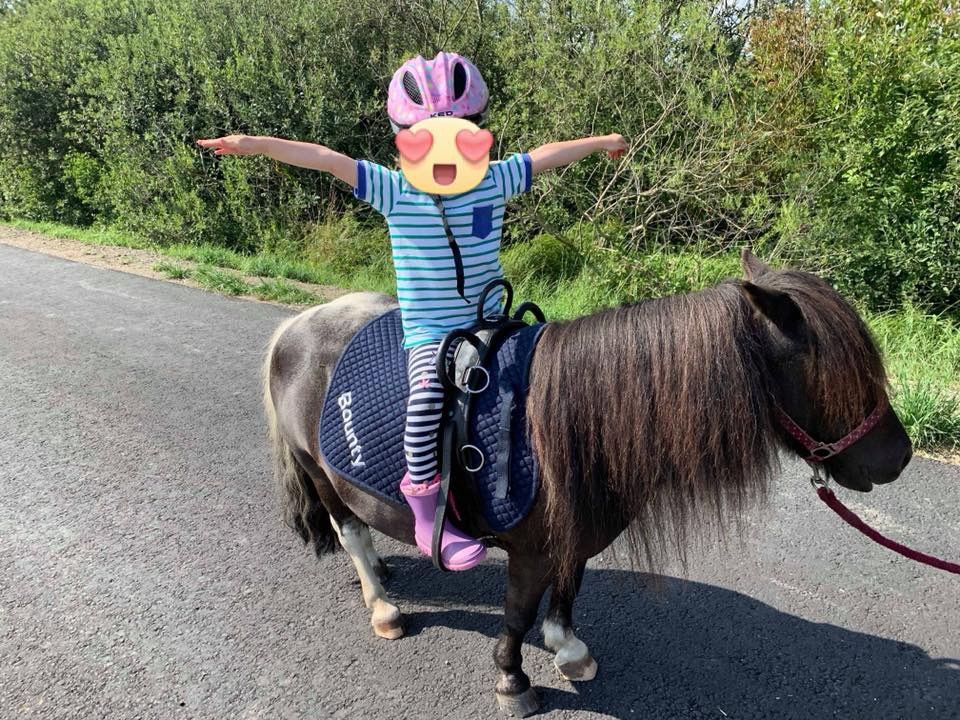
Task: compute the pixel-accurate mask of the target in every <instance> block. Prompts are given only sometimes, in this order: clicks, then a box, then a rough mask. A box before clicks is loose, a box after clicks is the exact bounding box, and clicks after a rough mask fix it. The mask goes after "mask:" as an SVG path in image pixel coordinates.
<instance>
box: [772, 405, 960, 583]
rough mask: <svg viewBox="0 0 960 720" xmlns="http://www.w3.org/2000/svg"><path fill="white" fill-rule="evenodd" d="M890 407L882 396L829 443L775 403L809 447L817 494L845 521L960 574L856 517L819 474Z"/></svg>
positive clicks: (780, 417)
mask: <svg viewBox="0 0 960 720" xmlns="http://www.w3.org/2000/svg"><path fill="white" fill-rule="evenodd" d="M887 407H888V404H887V400H886V398H883V399H882V400H880V402H879V403H877V407H875V408H874V410H873V412H872V413H870V414H869V415H868V416H867V417H866V418H865V419H864V421H863V422H862V423H860V424H859V425H858V426H857V427H855V428H854V429H853V430H851V431H850V432H849V433H847V434H846V435H844V436H843V437H842V438H840V439H839V440H837V441H836V442H832V443H827V442H818V441H817V440H814V439H813V438H812V437H810V434H809V433H808V432H807V431H806V430H804V429H803V428H802V427H800V426H799V425H798V424H797V422H796V421H795V420H794V419H793V418H792V417H790V416H789V415H787V413H786V412H785V411H784V410H783V408H781V407H780V406H779V405H777V404H776V403H774V405H773V408H774V414H775V416H776V418H777V422H779V423H780V425H781V427H783V429H784V430H786V431H787V432H788V433H789V434H790V437H792V438H793V439H794V440H796V441H797V442H798V443H800V444H801V445H803V447H804V448H806V450H807V453H808V455H807V457H805V458H804V460H806V461H807V462H808V463H810V467H811V468H813V477H812V478H810V482H811V483H813V487H814V489H815V490H816V491H817V496H818V497H819V498H820V499H821V500H823V502H824V503H825V504H826V505H827V506H828V507H829V508H830V509H831V510H833V511H834V512H835V513H837V515H839V516H840V517H841V518H843V520H844V521H845V522H846V523H848V524H849V525H852V526H853V527H855V528H856V529H857V530H859V531H860V532H862V533H863V534H864V535H866V536H867V537H869V538H870V539H871V540H873V541H874V542H876V543H879V544H880V545H883V546H884V547H885V548H888V549H890V550H893V551H894V552H895V553H899V554H900V555H903V556H904V557H907V558H910V559H911V560H916V561H917V562H921V563H924V564H925V565H930V566H931V567H935V568H938V569H939V570H946V571H947V572H951V573H954V574H960V565H958V564H957V563H952V562H948V561H946V560H941V559H940V558H938V557H934V556H933V555H927V554H926V553H922V552H920V551H918V550H914V549H912V548H909V547H907V546H906V545H903V544H901V543H898V542H896V541H895V540H891V539H890V538H888V537H886V536H884V535H881V534H880V533H878V532H877V531H876V530H874V529H873V528H872V527H870V526H869V525H867V524H866V523H865V522H864V521H863V520H861V519H860V518H859V517H857V515H856V514H854V512H853V511H852V510H850V508H848V507H847V506H846V505H844V504H843V503H842V502H840V499H839V498H838V497H837V496H836V495H834V493H833V490H831V489H830V488H828V487H827V483H826V480H825V479H824V478H822V477H821V475H820V466H819V465H817V464H816V463H822V462H823V461H824V460H827V459H829V458H832V457H833V456H834V455H839V454H840V453H842V452H843V451H844V450H846V449H847V448H848V447H850V446H851V445H853V444H854V443H855V442H857V440H860V439H861V438H862V437H863V436H864V435H866V434H867V433H868V432H870V431H871V430H873V428H874V427H875V426H876V424H877V423H878V422H880V418H881V417H882V416H883V414H884V412H886V410H887Z"/></svg>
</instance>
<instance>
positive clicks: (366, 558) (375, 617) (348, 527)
mask: <svg viewBox="0 0 960 720" xmlns="http://www.w3.org/2000/svg"><path fill="white" fill-rule="evenodd" d="M330 520H331V522H332V523H333V527H334V529H335V530H336V531H337V536H338V537H339V538H340V544H341V545H342V546H343V549H344V550H346V551H347V554H348V555H350V559H351V560H353V565H354V567H355V568H356V569H357V575H359V576H360V589H361V591H362V592H363V602H364V604H365V605H366V606H367V607H368V608H369V609H370V624H371V625H373V632H374V633H376V635H378V636H379V637H382V638H386V639H388V640H396V639H397V638H399V637H402V636H403V623H402V618H401V616H400V610H399V609H398V608H397V606H396V605H394V604H393V603H391V602H390V601H388V600H387V593H386V591H385V590H384V589H383V585H381V584H380V578H379V577H378V572H377V564H376V562H371V561H370V554H368V551H369V553H372V554H373V556H374V557H375V558H376V559H377V560H378V561H379V563H380V565H383V561H382V560H380V557H379V556H378V555H377V554H376V552H375V551H374V550H373V541H372V540H371V538H370V529H369V528H368V527H367V526H366V525H364V524H363V523H362V522H360V520H358V519H357V518H355V517H348V518H346V519H345V520H343V522H337V520H336V518H334V517H333V516H332V515H331V516H330ZM384 567H386V566H384Z"/></svg>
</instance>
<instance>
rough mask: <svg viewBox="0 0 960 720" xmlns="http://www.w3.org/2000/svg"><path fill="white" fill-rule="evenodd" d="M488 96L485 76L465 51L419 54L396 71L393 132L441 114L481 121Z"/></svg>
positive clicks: (390, 110) (390, 109)
mask: <svg viewBox="0 0 960 720" xmlns="http://www.w3.org/2000/svg"><path fill="white" fill-rule="evenodd" d="M488 99H489V94H488V92H487V84H486V83H485V82H484V81H483V76H482V75H480V71H479V70H477V68H476V66H475V65H474V64H473V63H472V62H470V61H469V60H467V59H466V58H465V57H463V56H462V55H458V54H457V53H445V52H440V53H437V56H436V57H435V58H434V59H433V60H425V59H424V58H423V57H421V56H420V55H417V56H416V57H415V58H413V59H412V60H407V61H406V62H405V63H404V64H403V65H401V66H400V69H399V70H397V71H396V72H395V73H394V74H393V79H392V80H391V81H390V90H389V91H388V92H387V114H388V115H389V116H390V124H391V125H393V130H394V132H399V131H400V130H401V129H402V128H407V127H410V126H411V125H413V124H414V123H417V122H419V121H421V120H425V119H426V118H429V117H436V116H438V115H450V116H452V117H461V118H466V119H468V120H470V121H472V122H474V123H476V124H477V125H482V124H483V120H484V119H485V115H486V110H487V100H488Z"/></svg>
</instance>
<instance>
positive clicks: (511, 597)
mask: <svg viewBox="0 0 960 720" xmlns="http://www.w3.org/2000/svg"><path fill="white" fill-rule="evenodd" d="M548 566H549V562H548V561H547V559H546V558H544V557H539V556H538V557H518V556H514V555H511V556H510V558H509V560H508V561H507V600H506V605H505V607H504V613H503V620H504V625H503V631H502V632H501V633H500V639H499V640H497V646H496V648H495V649H494V651H493V660H494V662H495V663H496V664H497V667H498V668H499V669H500V678H499V679H498V680H497V687H496V694H497V704H498V705H499V706H500V709H501V710H503V711H504V712H505V713H507V714H508V715H513V716H515V717H526V716H527V715H530V714H531V713H534V712H536V711H537V709H538V708H539V707H540V702H539V701H538V700H537V694H536V692H534V690H533V688H532V687H530V678H528V677H527V676H526V674H525V673H524V672H523V669H522V667H521V665H522V663H523V658H522V657H521V654H520V648H521V646H522V645H523V638H524V637H525V636H526V634H527V633H528V632H529V631H530V628H532V627H533V623H534V622H536V619H537V610H538V609H539V607H540V599H541V598H542V597H543V593H544V591H545V590H546V589H547V586H548V585H549V584H550V579H549V576H548V573H547V569H546V568H547V567H548Z"/></svg>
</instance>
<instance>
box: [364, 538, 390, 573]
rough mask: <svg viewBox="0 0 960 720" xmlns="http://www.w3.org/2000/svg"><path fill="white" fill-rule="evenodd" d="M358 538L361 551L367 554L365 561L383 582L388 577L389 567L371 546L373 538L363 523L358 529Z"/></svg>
mask: <svg viewBox="0 0 960 720" xmlns="http://www.w3.org/2000/svg"><path fill="white" fill-rule="evenodd" d="M360 539H361V541H362V542H363V552H364V554H365V555H366V556H367V562H368V563H370V566H371V567H372V568H373V571H374V572H375V573H376V574H377V577H378V578H380V581H381V582H385V581H386V580H388V579H389V577H390V568H389V567H388V566H387V563H386V562H385V561H384V559H383V558H382V557H380V553H378V552H377V549H376V548H375V547H374V546H373V538H372V537H371V536H370V528H369V527H367V526H366V525H364V526H363V527H362V528H361V530H360Z"/></svg>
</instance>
